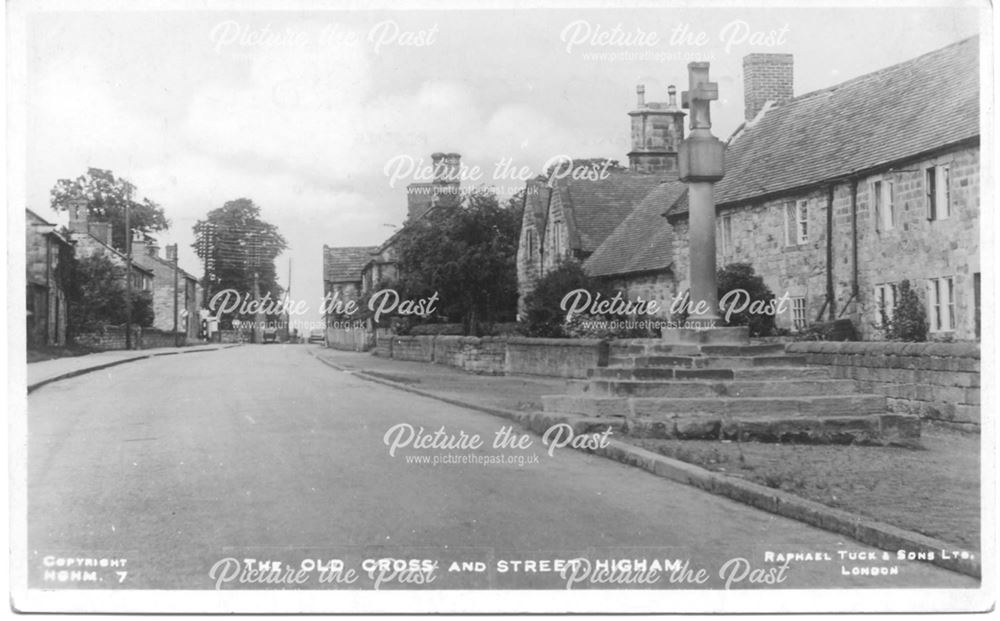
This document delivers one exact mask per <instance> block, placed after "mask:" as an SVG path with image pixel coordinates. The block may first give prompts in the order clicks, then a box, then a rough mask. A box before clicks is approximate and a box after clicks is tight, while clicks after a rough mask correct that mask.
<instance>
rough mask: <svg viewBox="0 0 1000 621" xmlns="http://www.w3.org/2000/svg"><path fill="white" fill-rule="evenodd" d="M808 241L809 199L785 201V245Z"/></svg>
mask: <svg viewBox="0 0 1000 621" xmlns="http://www.w3.org/2000/svg"><path fill="white" fill-rule="evenodd" d="M808 241H809V201H807V200H800V201H795V202H791V203H785V245H786V246H795V245H797V244H805V243H807V242H808Z"/></svg>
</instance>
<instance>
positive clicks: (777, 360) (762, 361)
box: [608, 354, 806, 369]
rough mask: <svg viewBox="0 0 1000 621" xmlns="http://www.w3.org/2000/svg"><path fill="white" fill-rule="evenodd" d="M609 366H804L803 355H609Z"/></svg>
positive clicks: (728, 367)
mask: <svg viewBox="0 0 1000 621" xmlns="http://www.w3.org/2000/svg"><path fill="white" fill-rule="evenodd" d="M608 366H609V367H626V368H629V367H634V368H657V367H681V368H690V369H737V368H747V367H779V366H800V367H801V366H806V358H805V356H789V355H784V354H776V355H770V356H761V355H757V356H714V355H713V356H667V355H662V356H632V355H630V356H609V358H608Z"/></svg>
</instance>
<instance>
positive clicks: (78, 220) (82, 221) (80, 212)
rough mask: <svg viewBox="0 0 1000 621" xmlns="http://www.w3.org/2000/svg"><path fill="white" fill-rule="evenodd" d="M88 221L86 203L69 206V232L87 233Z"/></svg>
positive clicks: (88, 228) (88, 211)
mask: <svg viewBox="0 0 1000 621" xmlns="http://www.w3.org/2000/svg"><path fill="white" fill-rule="evenodd" d="M89 219H90V209H89V208H88V207H87V204H86V203H77V204H71V205H70V206H69V230H71V231H73V232H74V233H87V232H89V230H90V227H89V226H88V221H89Z"/></svg>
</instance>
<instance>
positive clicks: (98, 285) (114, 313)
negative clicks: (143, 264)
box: [66, 254, 153, 336]
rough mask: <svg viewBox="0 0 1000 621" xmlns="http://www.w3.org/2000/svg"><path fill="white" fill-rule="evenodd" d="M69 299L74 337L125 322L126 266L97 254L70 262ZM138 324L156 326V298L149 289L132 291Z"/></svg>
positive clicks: (70, 324) (68, 305) (133, 317)
mask: <svg viewBox="0 0 1000 621" xmlns="http://www.w3.org/2000/svg"><path fill="white" fill-rule="evenodd" d="M69 272H70V276H69V278H68V279H67V290H66V302H67V310H68V315H69V325H68V329H69V333H70V334H71V335H72V336H76V335H78V334H82V333H85V332H93V331H96V330H100V329H101V328H102V327H104V326H106V325H116V326H117V325H122V324H124V323H125V320H126V318H127V313H126V310H125V309H126V308H127V305H126V303H125V300H126V285H125V268H124V267H122V266H120V265H116V264H115V263H114V262H112V261H111V259H109V258H108V257H106V256H104V255H100V254H95V255H92V256H90V257H85V258H82V259H78V258H74V259H72V261H70V263H69ZM131 321H132V323H133V324H134V325H138V326H142V327H147V328H148V327H149V326H152V325H153V297H152V295H151V294H150V293H149V292H148V291H140V290H133V291H132V317H131Z"/></svg>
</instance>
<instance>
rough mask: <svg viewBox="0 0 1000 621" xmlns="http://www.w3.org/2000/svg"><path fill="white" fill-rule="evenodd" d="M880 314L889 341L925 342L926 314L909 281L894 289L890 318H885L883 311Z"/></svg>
mask: <svg viewBox="0 0 1000 621" xmlns="http://www.w3.org/2000/svg"><path fill="white" fill-rule="evenodd" d="M880 312H883V316H882V320H883V325H885V326H886V337H887V338H888V339H889V340H890V341H916V342H923V341H926V340H927V313H926V311H924V305H923V304H921V303H920V298H919V297H918V296H917V292H916V291H914V290H913V288H912V287H910V281H909V280H904V281H902V282H901V283H899V287H898V288H897V289H896V303H895V305H894V306H893V308H892V317H891V318H890V317H886V316H885V314H884V311H880Z"/></svg>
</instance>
